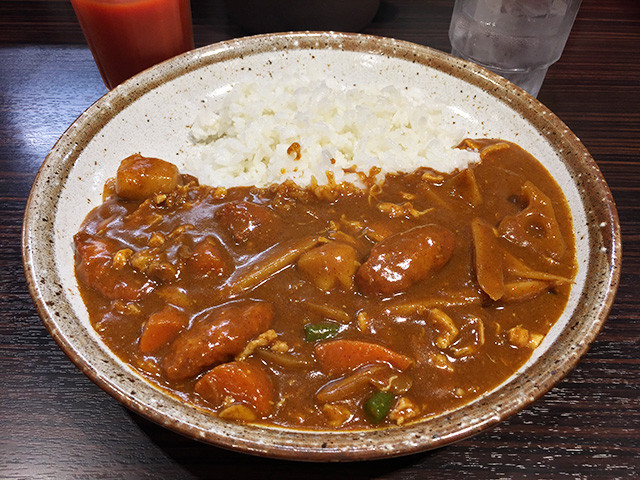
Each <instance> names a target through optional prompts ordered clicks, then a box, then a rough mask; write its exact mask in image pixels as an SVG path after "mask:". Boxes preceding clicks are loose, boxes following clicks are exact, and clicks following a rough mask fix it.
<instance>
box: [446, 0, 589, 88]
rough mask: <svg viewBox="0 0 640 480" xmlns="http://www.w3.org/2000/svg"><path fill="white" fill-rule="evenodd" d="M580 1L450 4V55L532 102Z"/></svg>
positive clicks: (468, 1) (486, 0)
mask: <svg viewBox="0 0 640 480" xmlns="http://www.w3.org/2000/svg"><path fill="white" fill-rule="evenodd" d="M580 3H581V0H456V3H455V6H454V8H453V16H452V18H451V26H450V27H449V40H450V41H451V47H452V52H451V53H453V55H456V56H457V57H460V58H463V59H465V60H471V61H472V62H474V63H477V64H478V65H480V66H482V67H485V68H486V69H488V70H491V71H492V72H494V73H497V74H498V75H501V76H503V77H505V78H506V79H507V80H509V81H511V82H513V83H515V84H516V85H518V86H519V87H520V88H522V89H523V90H526V91H527V92H529V93H530V94H531V95H533V96H534V97H535V96H537V95H538V92H539V91H540V86H541V85H542V82H543V80H544V77H545V75H546V73H547V69H548V68H549V66H550V65H552V64H553V63H555V62H557V61H558V59H559V58H560V55H561V54H562V50H563V49H564V46H565V44H566V43H567V38H568V37H569V32H570V31H571V27H572V26H573V21H574V20H575V18H576V14H577V13H578V8H580Z"/></svg>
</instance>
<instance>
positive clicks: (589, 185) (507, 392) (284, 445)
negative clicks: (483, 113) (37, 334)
mask: <svg viewBox="0 0 640 480" xmlns="http://www.w3.org/2000/svg"><path fill="white" fill-rule="evenodd" d="M279 49H316V50H322V49H333V50H337V51H339V50H343V51H356V52H367V53H370V54H373V55H381V56H386V57H395V58H401V59H405V60H407V61H410V62H413V63H416V62H417V63H419V64H422V65H425V66H427V67H430V68H435V69H438V70H440V71H442V72H445V73H447V74H449V75H452V76H454V77H457V78H460V79H463V80H464V81H465V82H468V83H470V84H472V85H475V86H477V87H479V88H481V89H482V90H483V91H484V92H487V93H488V94H490V95H492V96H494V97H495V98H496V99H499V101H501V102H503V103H505V104H507V105H508V106H509V108H511V109H512V110H513V111H514V112H515V113H516V114H518V115H520V116H522V117H524V118H525V119H526V120H527V121H529V122H530V123H531V124H532V125H533V126H534V127H535V128H536V130H537V131H538V132H539V133H540V135H542V136H543V137H544V138H545V139H547V140H548V141H549V142H550V143H552V144H553V145H554V146H555V147H556V148H557V149H558V151H559V152H561V155H560V156H561V159H562V162H563V163H564V165H565V167H566V169H567V170H568V172H569V174H570V175H571V177H572V179H573V181H574V182H575V184H576V186H577V187H578V190H579V195H580V200H581V202H582V205H583V207H584V211H585V215H586V217H587V225H588V229H589V232H588V236H589V239H588V241H589V245H590V255H589V258H588V265H587V266H586V269H587V271H586V279H587V281H586V284H585V287H584V289H583V291H582V294H581V297H580V299H579V301H578V304H577V306H576V308H575V310H574V312H573V315H572V316H571V318H570V320H569V322H568V323H567V325H566V326H565V328H564V329H563V331H562V332H561V334H560V335H559V336H558V337H557V338H556V340H555V342H554V344H553V345H551V346H550V347H549V349H548V350H547V352H546V353H545V354H543V355H541V356H540V357H538V358H537V359H536V360H535V361H534V362H533V363H532V364H531V365H529V366H528V367H527V368H526V369H525V371H524V372H522V374H521V375H519V376H518V377H516V378H514V379H513V380H512V381H510V382H508V383H507V384H506V385H504V386H502V387H500V388H498V389H497V390H495V391H493V392H491V393H490V394H488V395H486V396H484V397H482V398H481V399H479V400H478V401H475V402H472V403H471V404H468V405H466V406H464V407H462V408H460V409H457V410H455V411H453V412H451V413H449V414H445V415H441V416H438V417H435V418H432V419H428V420H425V421H423V422H419V423H416V424H413V425H408V426H405V427H402V428H390V429H381V430H373V431H356V432H338V433H335V432H313V431H300V430H293V429H278V428H270V427H261V426H254V425H237V424H233V423H228V422H224V421H221V420H219V419H216V418H212V417H209V416H206V415H205V414H203V413H202V412H198V411H197V410H195V409H193V408H192V407H187V406H184V405H181V404H180V402H179V401H178V400H177V399H174V398H171V397H169V396H167V395H164V394H162V393H160V392H159V391H158V390H157V389H155V388H154V387H152V386H151V385H150V384H148V383H147V382H145V381H144V380H143V379H142V377H140V376H139V375H136V374H135V373H134V372H133V371H115V372H114V370H113V366H110V365H109V364H108V363H109V362H108V360H106V359H105V358H99V359H98V360H96V358H95V357H94V355H93V353H92V352H91V351H90V349H89V350H88V349H87V348H88V347H87V346H86V345H84V346H80V347H79V346H78V338H77V336H78V335H80V336H82V332H81V331H79V330H77V325H76V323H77V322H74V321H75V314H74V311H73V309H72V308H71V306H70V305H69V304H68V303H67V302H66V300H65V292H64V291H62V288H61V286H60V285H61V282H60V281H59V277H57V275H58V271H57V269H56V265H55V261H54V259H53V257H52V255H51V253H50V250H51V248H52V244H53V237H54V231H53V228H54V219H55V215H56V213H57V212H56V200H55V199H56V198H58V197H59V195H60V193H61V192H62V189H63V187H64V184H65V181H66V179H67V177H68V175H69V173H70V170H71V168H72V167H73V163H74V161H75V159H76V158H77V157H78V156H79V154H80V153H81V152H82V149H83V148H84V147H85V146H86V144H87V142H88V141H89V140H90V136H91V133H92V132H94V133H95V132H96V131H98V130H99V129H100V125H103V124H104V123H105V122H108V121H109V119H110V118H112V117H113V116H114V115H116V114H117V112H119V111H121V110H123V109H124V108H126V107H127V106H128V105H130V104H131V103H132V102H134V101H135V100H136V99H137V98H139V97H141V96H142V95H144V94H146V93H147V92H149V91H151V90H153V89H154V88H156V87H158V86H159V85H161V84H163V83H164V82H168V81H171V80H172V79H174V78H177V77H179V76H181V75H183V74H185V73H187V72H192V71H195V70H197V69H199V68H201V67H203V66H205V65H208V64H211V63H215V62H224V61H227V60H229V59H233V58H239V57H242V56H244V55H251V54H253V53H255V52H260V51H262V52H264V51H268V50H269V51H270V50H273V51H277V50H279ZM83 132H84V134H83ZM22 248H23V264H24V270H25V275H26V278H27V282H28V285H29V290H30V293H31V295H32V297H33V300H34V302H35V304H36V307H37V309H38V312H39V314H40V316H41V318H42V320H43V323H44V324H45V326H46V327H47V329H48V330H49V332H50V333H51V335H52V337H53V338H54V339H55V341H56V342H57V343H58V344H59V345H60V347H61V348H62V350H63V351H64V352H65V353H66V354H67V355H68V356H69V358H70V359H71V360H72V361H73V362H74V363H75V364H76V365H77V366H78V368H79V369H80V370H81V371H82V372H83V373H85V374H86V375H87V376H88V377H89V378H91V379H92V380H93V381H94V382H95V383H96V384H98V385H99V386H100V387H101V388H103V389H104V390H105V391H107V392H108V393H109V394H111V395H112V396H113V397H115V398H116V399H117V400H119V401H120V402H122V403H123V404H124V405H126V406H128V407H129V408H131V409H132V410H133V411H135V412H137V413H139V414H141V415H143V416H144V417H146V418H148V419H150V420H152V421H154V422H156V423H158V424H160V425H163V426H165V427H167V428H170V429H172V430H174V431H176V432H179V433H181V434H184V435H186V436H188V437H191V438H194V439H198V440H201V441H204V442H208V443H211V444H213V445H216V446H219V447H223V448H227V449H231V450H236V451H241V452H246V453H252V454H256V455H262V456H269V457H276V458H283V459H291V460H305V461H351V460H365V459H377V458H385V457H392V456H399V455H407V454H410V453H415V452H420V451H424V450H428V449H432V448H436V447H439V446H442V445H445V444H448V443H452V442H455V441H458V440H461V439H463V438H466V437H469V436H471V435H474V434H476V433H479V432H480V431H482V430H484V429H486V428H488V427H490V426H492V425H495V424H496V423H498V422H500V421H501V420H503V419H505V418H507V417H509V416H510V415H512V414H514V413H516V412H518V411H520V410H521V409H523V408H524V407H526V406H527V405H529V404H530V403H531V402H533V401H534V400H535V399H537V398H538V397H540V396H541V395H543V394H544V393H546V392H547V391H548V390H549V389H550V388H552V387H553V385H555V384H556V383H557V382H559V381H560V380H561V379H562V378H563V377H564V376H565V375H566V374H567V373H568V372H569V371H570V370H571V369H572V368H573V367H575V365H576V364H577V362H578V360H579V359H580V357H581V356H582V355H583V354H584V353H585V352H586V351H587V349H588V347H589V345H590V344H591V342H592V341H593V340H594V339H595V337H596V335H597V334H598V332H599V331H600V329H601V327H602V325H603V323H604V321H605V319H606V316H607V314H608V312H609V310H610V308H611V305H612V303H613V299H614V296H615V292H616V289H617V285H618V281H619V276H620V263H621V251H622V250H621V248H622V247H621V240H620V226H619V222H618V217H617V212H616V208H615V204H614V202H613V199H612V196H611V193H610V191H609V188H608V186H607V184H606V182H605V181H604V179H603V177H602V175H601V173H600V171H599V169H598V167H597V165H596V163H595V161H594V160H593V159H592V158H591V156H590V154H589V153H588V151H587V150H586V148H585V147H584V146H583V145H582V144H581V143H580V141H579V139H578V138H577V137H576V136H575V135H574V134H573V133H572V132H571V131H570V130H569V129H568V128H567V127H566V125H565V124H564V123H563V122H562V121H561V120H560V119H558V118H557V117H556V116H555V115H554V114H553V113H552V112H551V111H549V110H548V109H547V108H546V107H544V106H543V105H542V104H541V103H539V102H538V101H537V100H535V99H534V98H532V97H530V96H529V95H528V94H526V93H525V92H523V91H522V90H520V89H519V88H517V87H515V86H514V85H512V84H510V83H509V82H507V81H506V80H504V79H502V78H501V77H498V76H496V75H494V74H492V73H490V72H488V71H486V70H484V69H482V68H480V67H478V66H476V65H474V64H471V63H468V62H464V61H462V60H459V59H456V58H454V57H451V56H449V55H447V54H444V53H442V52H439V51H436V50H433V49H430V48H427V47H423V46H419V45H415V44H412V43H408V42H404V41H398V40H394V39H389V38H382V37H375V36H370V35H359V34H344V33H335V32H290V33H283V34H271V35H260V36H255V37H246V38H242V39H236V40H231V41H227V42H222V43H219V44H215V45H211V46H208V47H203V48H201V49H198V50H196V51H193V52H188V53H186V54H184V55H181V56H179V57H176V58H174V59H172V60H170V61H168V62H165V63H163V64H161V65H159V66H156V67H154V68H152V69H150V70H147V71H145V72H143V73H141V74H139V75H137V76H136V77H134V78H132V79H131V80H129V81H127V82H125V83H124V84H123V85H121V86H119V87H118V88H116V89H115V90H113V91H111V92H109V93H108V94H107V95H105V96H104V97H102V98H101V99H99V100H98V101H97V102H96V103H95V104H94V105H92V106H91V107H90V108H89V109H88V110H87V111H86V112H85V113H83V114H82V115H81V116H80V117H79V118H78V119H77V120H76V122H74V124H73V125H71V126H70V127H69V129H68V130H67V131H66V132H65V134H64V135H63V136H62V137H61V138H60V140H59V141H58V142H57V143H56V145H55V146H54V147H53V149H52V150H51V152H50V153H49V155H48V156H47V158H46V159H45V161H44V163H43V165H42V167H41V169H40V171H39V172H38V175H37V177H36V179H35V182H34V185H33V187H32V191H31V194H30V196H29V200H28V203H27V208H26V213H25V218H24V224H23V245H22ZM47 252H49V253H47ZM88 343H89V347H91V346H92V345H91V341H88ZM93 347H95V348H100V346H99V345H93ZM102 348H103V347H102ZM550 352H562V353H563V355H562V356H559V355H557V354H556V355H552V354H551V353H550ZM96 355H97V356H98V357H99V355H98V354H96ZM141 392H143V393H141Z"/></svg>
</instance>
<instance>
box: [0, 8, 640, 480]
mask: <svg viewBox="0 0 640 480" xmlns="http://www.w3.org/2000/svg"><path fill="white" fill-rule="evenodd" d="M452 3H453V2H452V1H445V0H439V1H436V0H434V1H424V0H422V1H421V0H415V1H409V0H404V1H403V0H395V1H383V2H382V5H381V8H380V11H379V13H378V15H377V16H376V18H375V19H374V21H373V23H372V24H371V25H370V26H369V27H367V28H366V30H365V32H366V33H371V34H375V35H382V36H390V37H396V38H400V39H403V40H408V41H412V42H415V43H419V44H423V45H428V46H431V47H434V48H437V49H440V50H444V51H448V50H449V48H450V46H449V41H448V37H447V30H448V25H449V19H450V16H451V9H452ZM192 5H193V17H194V32H195V40H196V45H197V46H202V45H206V44H209V43H213V42H217V41H221V40H225V39H229V38H233V37H238V36H242V35H244V32H242V30H241V29H239V28H238V27H236V26H234V25H231V24H230V23H229V22H228V21H227V18H226V15H225V11H224V6H223V2H221V1H220V0H210V1H204V0H193V2H192ZM639 89H640V2H638V1H636V0H607V1H600V0H584V1H583V5H582V7H581V10H580V12H579V14H578V18H577V20H576V23H575V25H574V28H573V31H572V34H571V36H570V38H569V41H568V43H567V46H566V49H565V52H564V54H563V56H562V58H561V59H560V61H559V62H558V63H557V64H555V65H553V66H552V67H551V68H550V70H549V74H548V76H547V79H546V81H545V83H544V85H543V87H542V90H541V92H540V95H539V100H540V101H541V102H542V103H544V104H545V105H547V106H548V107H549V108H550V109H551V110H553V111H554V112H555V113H556V114H557V115H558V116H559V117H560V118H561V119H562V120H563V121H564V122H566V123H567V125H568V126H569V127H570V128H571V129H572V130H573V131H574V132H575V133H576V134H577V135H578V137H580V138H581V140H582V141H583V143H584V144H585V145H586V147H587V148H588V149H589V151H590V152H591V153H592V155H593V157H594V158H595V159H596V161H597V163H598V165H599V166H600V168H601V170H602V172H603V174H604V177H605V178H606V180H607V182H608V184H609V186H610V187H611V190H612V192H613V196H614V198H615V200H616V203H617V206H618V212H619V215H620V220H621V224H622V234H623V250H624V256H623V269H622V279H621V283H620V288H619V290H618V295H617V298H616V302H615V304H614V306H613V309H612V311H611V314H610V316H609V319H608V321H607V323H606V324H605V326H604V328H603V330H602V332H601V334H600V335H599V337H598V338H597V340H596V341H595V343H594V344H593V345H592V347H591V349H590V351H589V352H588V353H587V354H586V355H585V357H584V358H583V359H582V361H581V362H580V363H579V365H578V366H577V368H576V369H575V370H574V371H573V372H571V373H570V374H569V375H568V376H567V377H566V378H565V379H564V380H563V381H562V382H560V383H559V384H558V385H557V386H556V387H555V388H554V389H553V390H552V391H551V392H550V393H548V394H547V395H545V396H544V397H543V398H542V399H541V400H539V401H538V402H536V403H535V404H533V405H532V406H530V407H529V408H527V409H526V410H524V411H523V412H521V413H519V414H518V415H515V416H513V417H511V418H510V419H508V420H507V421H505V422H503V423H501V424H500V425H498V426H497V427H495V428H493V429H492V430H490V431H487V432H484V433H481V434H479V435H477V436H475V437H473V438H470V439H467V440H464V441H461V442H459V443H457V444H455V445H451V446H448V447H445V448H441V449H438V450H435V451H430V452H426V453H422V454H417V455H411V456H408V457H403V458H397V459H392V460H385V461H375V462H366V463H351V464H303V463H295V462H285V461H275V460H270V459H263V458H257V457H251V456H247V455H242V454H238V453H232V452H228V451H225V450H221V449H218V448H215V447H211V446H208V445H204V444H201V443H198V442H195V441H192V440H188V439H185V438H183V437H181V436H179V435H177V434H174V433H172V432H170V431H168V430H165V429H163V428H161V427H158V426H156V425H154V424H152V423H150V422H148V421H147V420H145V419H143V418H141V417H139V416H137V415H135V414H133V413H131V412H129V411H128V410H127V409H125V408H124V407H122V406H121V405H120V404H119V403H117V402H116V401H115V400H113V399H112V398H111V397H109V396H108V395H107V394H106V393H104V392H103V391H101V390H100V389H99V388H98V387H96V386H95V385H94V384H93V383H92V382H91V381H90V380H88V379H87V378H86V377H85V376H84V375H83V374H82V373H80V371H78V370H77V369H76V368H75V367H74V366H73V365H72V363H71V362H70V361H69V360H68V359H67V358H66V357H65V355H64V353H63V352H62V351H61V350H60V349H59V348H58V346H57V345H56V344H55V342H54V341H53V340H52V339H51V337H50V336H49V334H48V332H47V331H46V329H45V328H44V326H43V325H42V323H41V321H40V319H39V317H38V315H37V313H36V310H35V308H34V306H33V303H32V301H31V298H30V296H29V293H28V291H27V286H26V282H25V280H24V274H23V270H22V263H21V252H20V235H21V225H22V217H23V213H24V208H25V205H26V200H27V197H28V194H29V189H30V187H31V184H32V182H33V179H34V177H35V174H36V172H37V170H38V168H39V166H40V164H41V163H42V161H43V159H44V158H45V156H46V154H47V152H48V151H49V149H50V148H51V147H52V146H53V144H54V143H55V141H56V140H57V138H58V137H59V136H60V135H61V134H62V133H63V132H64V130H65V129H66V128H67V127H68V126H69V125H70V124H71V123H72V122H73V120H74V119H75V118H76V117H77V116H78V115H79V114H80V113H82V111H84V110H85V109H86V108H87V107H88V106H89V105H91V103H93V102H94V101H95V100H97V99H98V98H99V97H100V96H101V95H103V94H104V93H105V92H106V89H105V87H104V85H103V83H102V81H101V79H100V75H99V74H98V71H97V69H96V67H95V64H94V62H93V59H92V57H91V54H90V52H89V50H88V48H87V47H86V44H85V43H84V38H83V36H82V32H81V31H80V28H79V26H78V24H77V22H76V18H75V15H74V13H73V10H72V9H71V6H70V4H69V2H68V0H21V1H18V0H2V2H0V478H3V479H14V478H55V479H65V478H73V479H76V478H88V479H89V478H99V479H107V478H109V479H111V478H114V479H120V478H121V479H128V478H172V479H173V478H175V479H183V478H185V479H187V478H225V479H229V478H231V479H232V478H242V479H253V478H277V479H281V480H284V479H306V478H323V479H325V478H349V479H365V478H380V479H400V478H403V479H425V478H437V479H459V478H461V477H465V478H490V479H498V478H500V479H519V478H536V479H553V478H560V479H564V478H567V479H591V478H598V479H617V478H620V479H623V478H624V479H627V478H630V479H631V478H634V479H637V478H640V399H639V397H640V322H639V312H640V301H639V297H640V293H639V290H640V206H639V205H640V204H639V203H638V195H639V193H640V186H639V182H638V180H639V178H640V94H639V93H638V91H639Z"/></svg>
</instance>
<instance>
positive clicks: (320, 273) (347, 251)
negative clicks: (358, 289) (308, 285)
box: [298, 242, 358, 291]
mask: <svg viewBox="0 0 640 480" xmlns="http://www.w3.org/2000/svg"><path fill="white" fill-rule="evenodd" d="M357 268H358V261H357V258H356V251H355V249H354V248H353V247H352V246H351V245H347V244H346V243H340V242H331V243H326V244H324V245H322V246H320V247H317V248H314V249H313V250H310V251H308V252H307V253H305V254H303V255H302V256H301V257H300V259H298V269H300V271H301V272H302V273H303V274H304V275H305V276H306V277H307V278H308V279H310V280H311V282H312V283H313V284H314V285H315V286H316V287H318V288H319V289H320V290H324V291H328V290H331V289H332V288H335V287H336V286H338V287H343V288H344V289H346V290H351V288H352V287H353V275H354V274H355V273H356V269H357Z"/></svg>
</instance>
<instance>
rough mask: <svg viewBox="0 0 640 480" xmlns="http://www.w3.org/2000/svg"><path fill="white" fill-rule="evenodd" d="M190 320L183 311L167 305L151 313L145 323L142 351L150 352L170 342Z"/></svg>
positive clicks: (141, 337) (141, 344) (141, 341)
mask: <svg viewBox="0 0 640 480" xmlns="http://www.w3.org/2000/svg"><path fill="white" fill-rule="evenodd" d="M188 322H189V318H188V317H187V316H186V315H185V314H184V313H183V312H181V311H180V310H178V309H177V308H175V307H172V306H169V305H167V306H166V307H164V308H163V309H162V310H160V311H159V312H156V313H154V314H153V315H151V316H150V317H149V319H148V320H147V323H145V325H144V330H143V331H142V335H141V336H140V351H141V352H142V353H144V354H150V353H154V352H155V351H157V350H159V349H160V348H161V347H163V346H164V345H167V344H169V342H171V341H172V340H173V339H174V338H176V337H177V336H178V334H179V333H180V332H181V331H182V329H183V328H185V327H186V326H187V323H188Z"/></svg>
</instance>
